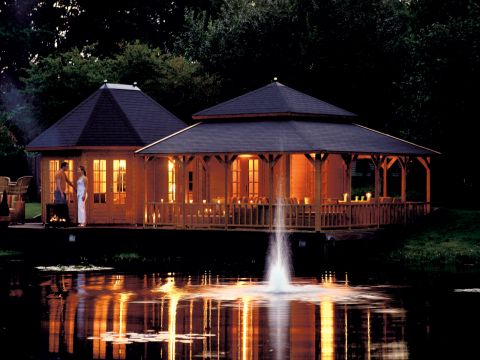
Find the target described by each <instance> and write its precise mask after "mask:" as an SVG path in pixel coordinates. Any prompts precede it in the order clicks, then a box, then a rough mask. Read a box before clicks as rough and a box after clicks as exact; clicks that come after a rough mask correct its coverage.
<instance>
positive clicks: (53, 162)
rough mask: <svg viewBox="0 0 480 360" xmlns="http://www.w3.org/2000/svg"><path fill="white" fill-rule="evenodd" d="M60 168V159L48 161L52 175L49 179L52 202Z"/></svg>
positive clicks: (50, 174)
mask: <svg viewBox="0 0 480 360" xmlns="http://www.w3.org/2000/svg"><path fill="white" fill-rule="evenodd" d="M58 169H60V161H58V160H50V161H49V163H48V173H49V177H50V181H49V196H50V202H53V199H54V195H53V193H54V192H55V175H56V174H57V171H58Z"/></svg>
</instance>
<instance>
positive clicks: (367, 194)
mask: <svg viewBox="0 0 480 360" xmlns="http://www.w3.org/2000/svg"><path fill="white" fill-rule="evenodd" d="M365 195H366V196H367V201H370V199H371V198H372V193H371V192H367V193H366V194H365Z"/></svg>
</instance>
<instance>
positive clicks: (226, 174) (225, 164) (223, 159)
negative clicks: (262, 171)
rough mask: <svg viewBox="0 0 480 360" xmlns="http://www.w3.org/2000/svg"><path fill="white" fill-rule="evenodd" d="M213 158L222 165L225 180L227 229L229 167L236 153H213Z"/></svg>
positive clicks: (226, 225)
mask: <svg viewBox="0 0 480 360" xmlns="http://www.w3.org/2000/svg"><path fill="white" fill-rule="evenodd" d="M215 158H216V159H217V160H218V162H219V163H220V164H222V165H223V168H224V180H225V183H224V185H225V187H224V189H225V201H224V203H225V230H226V229H228V218H229V209H228V192H229V191H228V189H229V184H230V181H229V178H230V176H229V175H230V174H231V172H232V171H231V168H232V163H233V162H234V161H235V159H236V158H237V155H231V156H229V155H224V156H223V157H221V156H219V155H215Z"/></svg>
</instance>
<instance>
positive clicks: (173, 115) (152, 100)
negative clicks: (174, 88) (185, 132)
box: [140, 91, 187, 125]
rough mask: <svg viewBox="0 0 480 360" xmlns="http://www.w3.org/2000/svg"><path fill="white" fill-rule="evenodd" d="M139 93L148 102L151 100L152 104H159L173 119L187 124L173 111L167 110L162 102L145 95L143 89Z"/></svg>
mask: <svg viewBox="0 0 480 360" xmlns="http://www.w3.org/2000/svg"><path fill="white" fill-rule="evenodd" d="M140 94H142V95H143V96H144V97H145V98H147V99H148V100H149V101H150V102H152V103H153V104H155V105H158V106H160V107H161V108H162V109H163V110H165V111H166V112H167V113H168V114H169V115H171V116H172V117H174V118H175V119H178V120H179V121H181V122H182V123H184V124H185V125H187V123H186V122H185V121H183V120H182V119H180V118H179V117H178V116H176V115H175V114H174V113H172V112H171V111H170V110H168V109H167V108H166V107H165V106H163V105H162V104H160V103H159V102H157V101H156V100H155V99H154V98H152V97H151V96H149V95H147V94H146V93H144V92H143V91H140Z"/></svg>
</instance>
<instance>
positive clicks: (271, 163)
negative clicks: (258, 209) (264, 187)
mask: <svg viewBox="0 0 480 360" xmlns="http://www.w3.org/2000/svg"><path fill="white" fill-rule="evenodd" d="M258 157H259V158H260V159H261V160H262V161H263V162H265V163H266V164H267V166H268V222H269V228H270V229H272V228H273V194H274V192H273V187H274V181H273V175H274V174H273V170H274V167H275V164H276V163H277V161H278V160H279V159H280V158H281V157H282V155H281V154H277V155H273V154H268V155H267V156H265V155H263V154H260V155H258Z"/></svg>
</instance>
